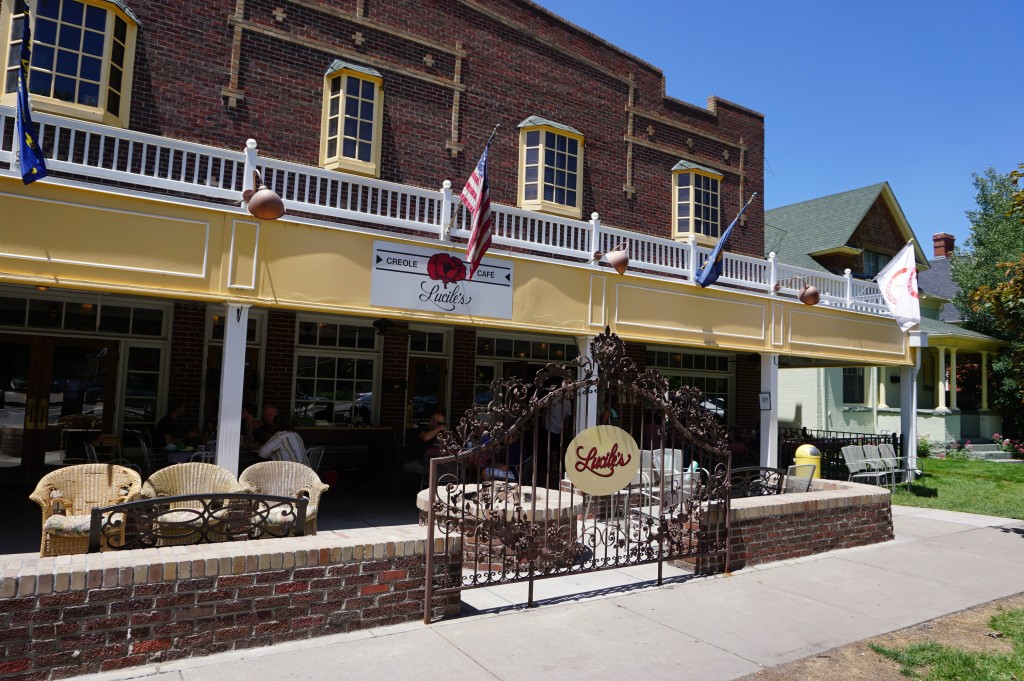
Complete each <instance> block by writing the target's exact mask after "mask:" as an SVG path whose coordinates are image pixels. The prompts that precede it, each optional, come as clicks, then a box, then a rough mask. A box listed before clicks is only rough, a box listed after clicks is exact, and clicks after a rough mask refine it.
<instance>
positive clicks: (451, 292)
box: [370, 241, 512, 319]
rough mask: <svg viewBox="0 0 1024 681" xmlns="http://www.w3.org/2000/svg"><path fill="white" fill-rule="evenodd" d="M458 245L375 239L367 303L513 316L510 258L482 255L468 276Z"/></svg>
mask: <svg viewBox="0 0 1024 681" xmlns="http://www.w3.org/2000/svg"><path fill="white" fill-rule="evenodd" d="M460 255H461V254H460V253H458V252H456V251H446V250H438V249H431V248H421V247H419V246H410V245H408V244H399V243H392V242H387V241H376V242H374V244H373V276H372V279H371V282H370V284H371V285H370V304H371V305H374V306H377V307H397V308H402V309H406V310H421V311H424V312H445V313H451V314H463V315H469V316H471V317H498V318H500V319H511V318H512V261H510V260H498V259H496V258H484V259H483V260H482V261H481V262H480V267H479V268H478V269H477V271H476V275H475V276H474V277H473V279H472V280H469V279H467V278H466V274H467V271H466V263H465V262H464V261H463V260H462V259H461V258H460V257H459V256H460Z"/></svg>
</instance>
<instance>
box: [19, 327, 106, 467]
mask: <svg viewBox="0 0 1024 681" xmlns="http://www.w3.org/2000/svg"><path fill="white" fill-rule="evenodd" d="M117 347H118V346H117V342H116V341H110V340H91V339H76V338H55V337H46V336H42V337H40V336H18V335H5V334H0V472H2V473H3V476H2V477H3V480H4V481H5V482H8V483H19V482H21V483H30V484H31V483H33V482H35V480H37V479H38V478H39V477H40V476H41V475H42V473H43V472H44V466H45V465H47V464H59V463H60V462H61V460H62V459H63V458H64V456H65V454H67V456H69V457H79V458H80V457H81V456H82V451H81V446H82V442H83V441H84V439H85V438H89V437H95V435H98V434H100V433H101V432H110V430H111V426H112V424H113V408H114V385H115V382H116V377H117ZM104 407H106V408H104Z"/></svg>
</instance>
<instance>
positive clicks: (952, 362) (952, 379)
mask: <svg viewBox="0 0 1024 681" xmlns="http://www.w3.org/2000/svg"><path fill="white" fill-rule="evenodd" d="M949 408H950V409H952V410H954V411H955V410H956V348H952V349H951V350H950V351H949Z"/></svg>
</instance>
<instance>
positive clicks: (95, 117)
mask: <svg viewBox="0 0 1024 681" xmlns="http://www.w3.org/2000/svg"><path fill="white" fill-rule="evenodd" d="M16 1H17V0H3V1H2V4H0V47H2V48H3V54H4V60H5V61H4V69H3V75H2V77H0V104H3V105H6V106H16V103H17V92H16V91H12V92H7V91H6V82H7V74H8V73H9V72H10V71H11V69H10V68H9V67H8V65H7V63H6V59H7V55H8V54H10V53H11V49H12V47H13V49H14V50H15V53H16V54H17V53H18V51H20V47H17V46H13V45H12V44H13V43H17V44H18V45H20V44H21V32H20V30H19V31H15V32H16V33H18V35H13V34H12V30H11V29H12V28H13V21H14V16H15V15H14V6H15V3H16ZM59 1H60V2H61V6H62V7H63V2H64V1H65V0H59ZM77 1H78V2H80V3H81V4H83V5H86V6H94V7H99V8H101V9H103V10H106V12H107V25H106V29H105V31H104V33H103V34H104V41H103V56H102V57H101V58H100V61H101V62H102V63H101V65H100V80H99V81H98V85H99V97H98V103H97V104H96V106H92V105H88V104H79V103H77V102H69V101H65V100H62V99H58V98H55V97H51V96H45V95H42V94H36V93H32V94H31V99H32V108H33V109H34V110H36V111H45V112H47V113H53V114H57V115H60V116H67V117H68V118H77V119H79V120H85V121H91V122H93V123H101V124H103V125H110V126H114V127H119V128H127V127H128V122H129V115H130V113H131V94H132V77H133V74H134V72H135V40H136V34H137V32H138V20H137V19H136V18H135V17H134V16H132V15H131V14H130V13H129V12H126V11H125V10H124V9H123V8H122V7H121V6H119V5H118V3H115V2H110V0H77ZM31 10H32V12H31V15H32V22H33V25H32V29H33V30H32V61H33V64H35V63H36V55H37V53H40V48H43V47H44V44H43V43H42V42H41V41H40V39H39V31H37V30H36V25H37V23H38V21H39V11H38V0H34V2H33V3H32V7H31ZM118 19H119V20H121V21H123V22H124V23H125V27H126V30H125V37H124V41H123V47H124V56H123V63H122V65H121V88H120V91H117V90H116V89H115V88H113V87H112V85H113V83H112V82H111V61H112V60H113V58H114V43H115V25H116V21H117V20H118ZM59 39H60V38H59V36H58V38H57V40H58V41H59ZM118 42H120V41H118ZM57 49H58V48H57V47H56V46H55V47H54V62H53V67H52V68H53V69H55V68H56V64H57V61H56V60H57V55H56V51H57ZM40 54H41V53H40ZM78 54H81V47H80V48H79V50H78ZM32 70H40V69H38V67H35V68H32V69H30V75H29V83H30V84H31V82H32V76H31V71H32ZM79 80H80V78H77V77H76V78H75V81H76V84H77V82H78V81H79ZM93 82H96V81H93ZM51 87H52V86H51ZM112 91H113V92H114V93H115V94H116V95H117V96H119V97H120V105H119V106H118V107H117V110H116V111H115V112H111V111H108V110H107V105H108V103H109V101H110V99H109V98H110V96H111V92H112Z"/></svg>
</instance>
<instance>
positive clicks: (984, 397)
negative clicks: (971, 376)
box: [981, 350, 988, 411]
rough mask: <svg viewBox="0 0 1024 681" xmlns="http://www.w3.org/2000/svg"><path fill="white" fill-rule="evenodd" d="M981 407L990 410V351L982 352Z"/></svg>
mask: <svg viewBox="0 0 1024 681" xmlns="http://www.w3.org/2000/svg"><path fill="white" fill-rule="evenodd" d="M981 409H982V411H988V352H986V351H984V350H982V352H981Z"/></svg>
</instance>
